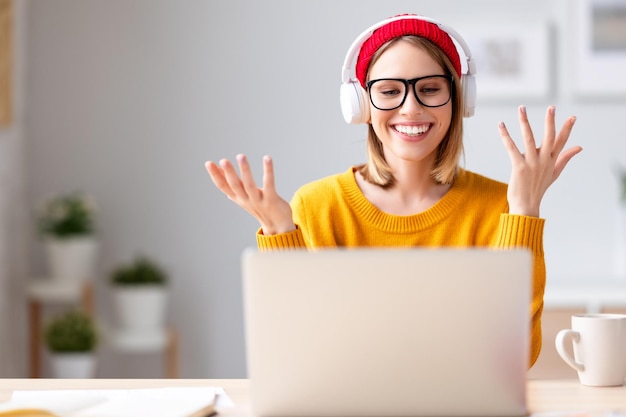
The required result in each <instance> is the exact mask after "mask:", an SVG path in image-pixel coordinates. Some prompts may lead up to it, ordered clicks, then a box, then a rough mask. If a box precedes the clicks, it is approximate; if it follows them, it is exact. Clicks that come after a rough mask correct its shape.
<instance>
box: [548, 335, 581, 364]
mask: <svg viewBox="0 0 626 417" xmlns="http://www.w3.org/2000/svg"><path fill="white" fill-rule="evenodd" d="M568 337H571V338H572V342H575V343H578V342H580V333H578V332H577V331H574V330H571V329H563V330H561V331H559V332H558V333H557V335H556V339H555V340H554V344H555V346H556V351H557V352H558V354H559V356H560V357H561V359H563V360H564V361H565V363H566V364H568V365H569V366H571V367H572V368H574V369H575V370H577V371H578V372H583V371H584V370H585V365H583V364H582V363H580V362H576V361H575V360H574V359H573V358H572V357H571V356H570V355H569V353H567V351H566V350H565V340H566V339H567V338H568Z"/></svg>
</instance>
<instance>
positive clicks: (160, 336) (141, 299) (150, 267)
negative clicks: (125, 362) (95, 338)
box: [110, 256, 169, 347]
mask: <svg viewBox="0 0 626 417" xmlns="http://www.w3.org/2000/svg"><path fill="white" fill-rule="evenodd" d="M110 280H111V285H112V292H113V303H114V307H115V312H116V316H117V322H118V323H117V324H118V326H119V331H118V341H119V342H120V343H122V344H124V345H126V346H127V347H129V346H130V345H132V344H133V343H134V341H137V343H142V341H144V342H146V343H149V342H147V341H148V340H151V341H154V344H156V345H160V344H161V343H162V342H163V341H164V340H165V337H166V336H165V315H166V310H167V289H168V286H167V284H168V280H169V277H168V274H167V272H166V271H165V269H164V268H163V267H162V266H161V265H159V264H158V263H157V262H156V261H154V260H153V259H150V258H148V257H146V256H138V257H136V258H135V259H134V260H133V261H131V262H129V263H127V264H122V265H120V266H118V267H117V268H115V269H114V270H113V272H112V273H111V277H110Z"/></svg>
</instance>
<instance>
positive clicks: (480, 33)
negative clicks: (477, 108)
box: [456, 20, 551, 102]
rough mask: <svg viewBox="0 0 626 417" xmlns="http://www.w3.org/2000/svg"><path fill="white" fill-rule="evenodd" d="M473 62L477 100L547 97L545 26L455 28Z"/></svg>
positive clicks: (524, 22)
mask: <svg viewBox="0 0 626 417" xmlns="http://www.w3.org/2000/svg"><path fill="white" fill-rule="evenodd" d="M456 27H457V28H458V31H459V33H460V34H461V36H462V37H463V39H464V40H465V41H466V43H467V44H468V46H469V48H470V50H471V52H472V56H473V58H474V60H475V61H476V86H477V100H478V101H479V102H480V101H499V100H519V99H530V100H541V99H546V98H548V96H549V95H550V94H551V88H550V54H549V47H550V39H549V35H550V31H549V26H548V24H547V22H542V21H536V22H529V21H528V20H520V22H519V23H515V22H508V21H507V22H506V23H494V22H491V21H490V22H485V24H475V23H472V24H470V25H468V24H463V23H461V24H459V25H457V26H456Z"/></svg>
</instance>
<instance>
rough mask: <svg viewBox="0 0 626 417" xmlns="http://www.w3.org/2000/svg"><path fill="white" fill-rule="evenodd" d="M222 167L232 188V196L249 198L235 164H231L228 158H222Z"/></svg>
mask: <svg viewBox="0 0 626 417" xmlns="http://www.w3.org/2000/svg"><path fill="white" fill-rule="evenodd" d="M220 167H221V168H222V170H223V171H224V177H225V178H226V181H227V182H228V186H229V187H230V189H231V190H232V196H230V197H231V198H232V197H238V198H247V196H248V195H247V194H246V190H245V189H244V186H243V184H242V183H241V180H240V179H239V175H237V171H236V170H235V167H234V166H233V164H231V163H230V161H229V160H228V159H222V160H220Z"/></svg>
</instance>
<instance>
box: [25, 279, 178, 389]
mask: <svg viewBox="0 0 626 417" xmlns="http://www.w3.org/2000/svg"><path fill="white" fill-rule="evenodd" d="M44 304H69V305H79V306H80V308H81V309H82V310H83V311H84V312H86V313H87V314H89V315H91V316H92V317H93V314H94V289H93V283H92V282H91V281H90V280H87V281H84V282H82V283H79V282H74V283H71V282H70V283H63V284H60V283H59V282H56V281H53V280H49V279H37V280H33V281H32V282H31V284H30V285H29V286H28V316H29V317H28V326H29V329H28V333H29V335H30V338H29V339H30V340H29V358H30V370H29V374H30V377H31V378H41V375H42V361H41V358H42V346H43V340H42V339H43V338H42V331H43V326H42V313H43V311H42V308H43V305H44ZM109 339H110V340H109V341H108V342H109V344H110V345H111V346H112V347H113V348H114V349H115V350H118V351H126V352H146V351H155V350H160V351H163V356H164V369H165V377H166V378H178V377H179V365H178V346H179V338H178V333H177V332H176V330H175V329H174V328H173V327H171V326H170V327H168V328H167V329H166V330H165V334H164V335H163V336H162V337H160V338H156V339H155V338H146V339H145V340H142V339H141V338H139V339H138V340H136V341H135V342H134V343H132V344H131V345H129V344H128V343H125V342H124V339H123V338H119V337H117V336H116V334H112V335H111V337H110V338H109ZM149 339H150V340H149Z"/></svg>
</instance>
